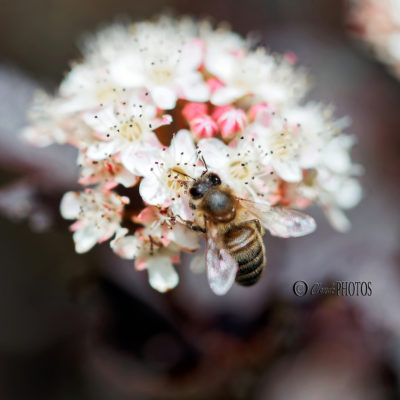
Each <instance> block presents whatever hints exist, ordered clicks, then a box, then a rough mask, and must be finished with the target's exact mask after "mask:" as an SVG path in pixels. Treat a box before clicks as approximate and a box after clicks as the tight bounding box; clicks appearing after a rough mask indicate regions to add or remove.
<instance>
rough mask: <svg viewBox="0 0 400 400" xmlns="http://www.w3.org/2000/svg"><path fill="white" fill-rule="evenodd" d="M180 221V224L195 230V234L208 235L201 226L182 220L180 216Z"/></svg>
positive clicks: (178, 217)
mask: <svg viewBox="0 0 400 400" xmlns="http://www.w3.org/2000/svg"><path fill="white" fill-rule="evenodd" d="M176 218H177V219H179V222H180V223H182V224H184V225H186V226H187V227H188V228H190V229H192V230H194V231H195V232H202V233H206V230H205V229H204V228H202V227H201V226H200V225H196V224H194V223H193V221H186V220H185V219H183V218H181V217H180V216H179V215H177V216H176Z"/></svg>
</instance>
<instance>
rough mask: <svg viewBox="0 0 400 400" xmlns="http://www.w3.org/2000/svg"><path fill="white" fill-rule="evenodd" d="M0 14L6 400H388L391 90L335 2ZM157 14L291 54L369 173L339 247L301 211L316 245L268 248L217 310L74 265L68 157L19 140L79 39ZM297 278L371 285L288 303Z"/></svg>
mask: <svg viewBox="0 0 400 400" xmlns="http://www.w3.org/2000/svg"><path fill="white" fill-rule="evenodd" d="M0 1H1V3H0V38H1V39H0V99H1V100H0V184H1V187H2V188H3V189H0V209H1V210H2V211H3V216H0V399H2V400H3V399H4V400H15V399H27V398H30V399H35V400H36V399H40V400H42V399H52V400H58V399H60V400H61V399H96V400H111V399H112V400H120V399H121V400H124V399H205V398H207V399H214V398H215V399H266V398H268V399H272V400H281V399H282V400H288V399H291V398H295V399H297V400H302V399H313V398H315V399H324V400H325V399H328V400H329V399H340V398H343V399H347V400H349V399H350V400H353V399H354V400H358V399H363V400H375V399H378V400H381V399H397V398H400V394H399V378H400V313H399V311H398V310H399V307H400V292H399V284H400V273H399V259H400V254H399V249H398V243H399V235H398V234H399V232H398V222H399V221H398V220H399V218H398V215H399V211H398V210H399V207H398V195H399V176H400V174H399V172H400V171H399V165H400V161H399V155H400V139H399V138H400V135H399V131H400V113H399V109H400V85H399V83H398V82H397V81H396V80H395V79H394V78H393V77H392V76H390V74H389V73H388V72H387V71H386V69H385V67H384V66H382V65H380V64H379V63H377V62H375V61H374V60H373V58H372V57H371V55H370V54H369V52H368V50H367V49H365V48H362V47H361V46H359V44H358V43H357V42H356V41H354V40H353V39H352V38H351V37H350V36H349V35H348V32H347V30H346V28H347V25H346V3H345V2H343V1H335V0H319V1H317V0H314V1H312V0H299V1H291V0H280V1H279V0H275V1H266V0H264V1H261V0H259V1H256V0H247V1H233V0H230V1H222V0H213V1H212V0H203V1H201V2H194V1H190V2H189V1H183V0H176V1H169V2H165V1H156V0H147V1H140V2H139V1H123V0H117V1H112V2H111V1H105V0H86V1H83V0H79V1H78V0H53V1H50V0H47V1H34V0H32V1H20V0H17V1H15V0H14V1H11V0H0ZM164 11H169V12H174V13H176V14H191V15H194V16H197V17H203V16H211V17H213V18H214V19H215V20H216V21H220V20H223V21H228V22H230V23H231V24H232V27H233V29H234V30H236V31H238V32H240V33H242V34H247V33H248V32H250V31H252V32H256V33H257V35H258V37H259V39H260V42H261V43H262V44H264V45H266V46H267V47H268V48H269V49H271V50H272V51H279V52H284V51H294V52H295V53H296V54H297V55H298V57H299V61H300V64H302V65H305V66H306V67H307V68H308V69H309V70H310V73H311V75H312V77H313V81H314V89H313V90H312V92H311V94H310V99H313V100H316V101H323V102H325V103H333V104H335V106H336V110H337V114H338V115H339V116H343V115H350V116H351V118H352V120H353V124H352V127H351V129H350V132H351V133H354V134H355V135H356V136H357V138H358V145H357V146H356V148H355V151H354V152H353V154H354V158H355V160H356V161H357V162H360V163H361V164H362V165H364V167H365V175H364V176H363V178H362V182H363V185H364V188H365V198H364V200H363V201H362V203H361V204H360V205H359V206H358V207H357V208H356V209H355V210H353V211H351V212H349V217H350V219H351V220H352V222H353V229H352V231H351V232H350V233H348V234H339V233H336V232H334V231H333V230H332V228H330V227H329V226H328V224H327V223H326V221H325V219H324V216H323V215H322V213H321V212H319V211H318V210H313V211H312V212H313V215H314V216H315V217H316V219H317V222H318V231H317V233H315V234H313V235H311V236H309V237H305V238H300V239H293V240H292V239H290V240H282V239H276V238H271V237H266V248H267V252H268V259H269V266H268V270H267V271H266V274H265V275H264V277H263V280H262V282H260V283H259V284H258V285H257V286H255V287H254V288H251V289H245V288H240V287H235V288H234V289H233V290H232V291H231V292H230V293H229V294H228V295H227V296H225V297H223V298H218V297H215V296H213V295H212V294H211V293H210V290H209V289H208V287H207V283H206V278H205V277H204V276H198V275H193V274H192V273H191V272H188V271H186V268H185V265H182V266H180V267H178V269H179V272H180V274H181V283H180V285H179V287H178V288H177V289H176V290H174V291H173V292H170V293H168V294H165V295H161V294H158V293H156V292H154V291H153V290H152V289H151V288H150V287H149V286H148V284H147V278H146V274H145V273H144V272H142V273H140V272H135V271H134V270H133V268H132V265H131V263H130V262H128V261H123V260H120V259H119V258H118V257H116V256H114V255H113V254H112V253H111V251H110V250H109V249H108V248H107V246H106V245H103V246H98V247H97V248H96V249H95V250H93V251H91V252H90V253H89V254H86V255H77V254H75V252H74V249H73V243H72V238H71V235H70V233H69V232H68V229H67V228H68V223H67V222H65V221H62V220H61V218H60V217H59V216H58V202H59V199H60V197H61V195H62V193H63V192H64V191H66V190H71V189H73V188H75V187H76V169H75V168H74V165H75V161H74V156H75V155H74V151H73V150H72V149H69V148H64V147H58V146H52V147H50V148H47V149H42V150H39V149H33V148H29V147H27V146H25V145H24V144H22V143H21V142H20V140H19V139H18V132H19V130H20V129H21V128H22V127H23V126H24V124H25V112H26V110H27V107H28V105H29V102H30V99H31V96H32V93H33V91H34V89H35V88H38V87H45V88H47V89H48V90H54V89H55V88H56V87H57V84H58V83H59V81H60V80H61V79H62V77H63V73H64V72H65V71H66V70H67V66H68V63H69V61H70V60H71V59H74V58H78V57H79V51H78V49H77V47H76V43H77V41H78V39H79V37H80V36H81V35H82V34H83V33H85V32H88V31H89V32H90V31H92V30H94V29H96V28H98V27H100V26H103V25H104V24H107V23H109V22H111V21H113V20H115V18H126V17H129V18H131V19H133V20H141V19H145V18H149V17H151V16H153V15H154V14H157V13H160V12H164ZM10 185H11V186H10ZM15 185H19V186H15ZM10 187H12V188H14V191H13V192H12V193H13V195H12V196H11V194H10V193H11V192H10V189H9V188H10ZM16 187H20V188H23V189H21V190H24V192H23V193H22V192H19V193H18V192H17V193H15V192H16V190H15V188H16ZM27 196H28V197H27ZM26 198H28V201H26V200H24V199H26ZM15 206H18V207H19V209H21V210H28V211H29V215H30V217H28V218H26V219H22V220H21V219H20V218H18V215H14V214H13V213H12V212H11V211H10V209H15ZM28 211H27V214H28ZM22 214H23V212H22ZM48 226H49V228H48V229H47V230H44V228H46V227H48ZM43 230H44V231H43ZM38 231H40V232H38ZM299 279H301V280H305V281H307V282H309V284H310V285H311V284H312V283H314V282H322V283H323V284H327V285H328V284H329V283H330V282H332V281H334V280H336V279H339V280H346V281H371V282H372V296H370V297H337V296H305V297H303V298H299V297H296V296H294V294H293V291H292V286H293V283H294V282H295V281H296V280H299Z"/></svg>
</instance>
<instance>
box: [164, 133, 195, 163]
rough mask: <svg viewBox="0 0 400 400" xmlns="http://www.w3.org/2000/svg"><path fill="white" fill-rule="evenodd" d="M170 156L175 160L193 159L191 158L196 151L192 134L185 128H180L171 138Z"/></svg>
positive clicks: (187, 160)
mask: <svg viewBox="0 0 400 400" xmlns="http://www.w3.org/2000/svg"><path fill="white" fill-rule="evenodd" d="M169 149H170V152H171V156H172V157H173V158H174V159H176V160H181V162H182V161H186V162H189V161H193V160H192V158H193V156H194V155H195V153H196V148H195V146H194V142H193V136H192V134H191V133H190V131H188V130H187V129H181V130H180V131H178V133H177V134H176V135H175V136H174V137H173V138H172V140H171V144H170V146H169Z"/></svg>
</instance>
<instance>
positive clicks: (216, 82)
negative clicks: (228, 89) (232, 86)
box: [206, 78, 225, 93]
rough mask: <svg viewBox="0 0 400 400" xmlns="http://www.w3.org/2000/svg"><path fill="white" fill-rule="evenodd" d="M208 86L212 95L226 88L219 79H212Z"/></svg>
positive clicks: (209, 80) (208, 81)
mask: <svg viewBox="0 0 400 400" xmlns="http://www.w3.org/2000/svg"><path fill="white" fill-rule="evenodd" d="M206 84H207V86H208V88H209V89H210V92H211V93H214V92H215V91H216V90H218V89H221V88H222V87H224V86H225V85H224V84H223V83H222V82H221V81H220V80H219V79H218V78H210V79H208V80H207V82H206Z"/></svg>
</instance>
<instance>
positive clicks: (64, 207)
mask: <svg viewBox="0 0 400 400" xmlns="http://www.w3.org/2000/svg"><path fill="white" fill-rule="evenodd" d="M80 210H81V203H80V197H79V194H78V193H77V192H67V193H65V194H64V196H63V197H62V199H61V204H60V212H61V215H62V217H63V218H65V219H75V218H77V217H78V215H79V212H80Z"/></svg>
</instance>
